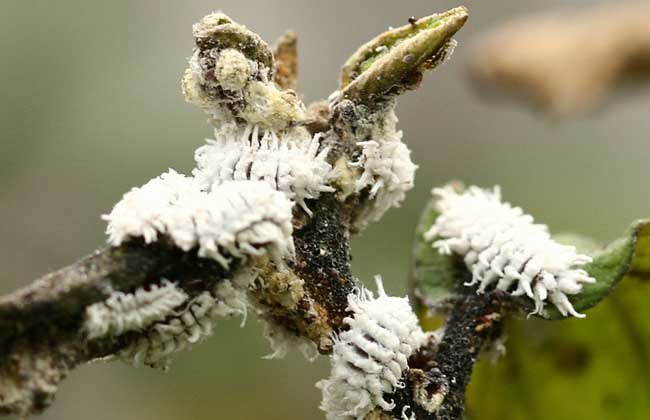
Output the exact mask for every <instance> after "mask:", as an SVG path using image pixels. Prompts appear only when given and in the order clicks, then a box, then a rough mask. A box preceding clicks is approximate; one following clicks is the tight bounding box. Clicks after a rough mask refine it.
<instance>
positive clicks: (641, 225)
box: [545, 220, 650, 319]
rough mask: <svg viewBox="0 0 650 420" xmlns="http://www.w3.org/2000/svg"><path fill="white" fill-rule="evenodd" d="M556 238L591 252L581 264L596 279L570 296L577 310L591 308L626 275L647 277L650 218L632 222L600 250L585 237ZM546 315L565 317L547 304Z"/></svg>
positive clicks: (547, 316)
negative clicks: (571, 238)
mask: <svg viewBox="0 0 650 420" xmlns="http://www.w3.org/2000/svg"><path fill="white" fill-rule="evenodd" d="M555 239H556V240H558V241H559V242H561V243H565V244H568V245H574V246H576V247H577V248H578V250H579V251H580V252H584V253H587V254H590V255H591V256H592V258H593V261H592V262H591V263H589V264H587V265H585V266H584V267H583V268H584V269H585V270H586V271H587V273H589V275H590V276H591V277H593V278H595V279H596V283H593V284H585V285H584V286H583V288H582V292H580V294H578V295H574V296H571V297H570V299H571V303H572V304H573V307H574V308H575V309H576V311H578V312H583V311H585V310H587V309H589V308H592V307H593V306H595V305H596V304H598V303H599V302H600V301H602V300H603V299H604V298H605V297H607V295H609V293H610V292H611V290H612V289H613V288H614V287H615V286H616V285H617V284H618V282H620V281H621V280H622V279H623V278H624V277H625V276H628V275H629V276H634V277H637V278H640V279H642V278H645V279H649V278H650V220H640V221H638V222H636V223H634V224H632V226H631V227H630V228H629V229H628V232H627V234H626V235H625V236H624V237H622V238H620V239H617V240H616V241H614V242H612V243H610V244H609V245H608V246H606V247H605V248H604V249H602V250H599V251H593V246H590V245H589V244H588V242H587V241H585V240H584V239H582V240H581V241H576V240H575V238H574V240H569V238H568V237H566V236H565V237H556V238H555ZM585 247H587V248H585ZM589 248H591V249H589ZM590 251H591V252H590ZM545 318H547V319H562V318H564V317H563V316H562V314H560V313H559V312H558V311H557V310H556V309H555V308H554V307H552V306H551V305H548V306H547V309H546V311H545Z"/></svg>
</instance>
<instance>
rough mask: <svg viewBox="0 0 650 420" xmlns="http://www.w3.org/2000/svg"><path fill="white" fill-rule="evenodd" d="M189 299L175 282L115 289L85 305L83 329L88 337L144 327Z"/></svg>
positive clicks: (162, 317)
mask: <svg viewBox="0 0 650 420" xmlns="http://www.w3.org/2000/svg"><path fill="white" fill-rule="evenodd" d="M186 300H187V294H185V292H184V291H183V290H182V289H180V288H179V287H177V286H176V285H175V284H174V283H170V282H169V281H167V280H163V282H162V286H160V287H158V285H155V284H154V285H152V286H151V287H150V288H149V290H146V289H144V288H140V289H138V290H136V291H135V292H134V293H122V292H114V293H112V294H111V295H110V296H109V298H108V299H106V301H104V302H99V303H95V304H93V305H90V306H89V307H88V308H86V318H85V321H84V326H83V328H84V331H86V334H87V336H88V338H89V339H95V338H99V337H105V336H107V335H115V336H116V335H120V334H123V333H125V332H127V331H135V330H141V329H143V328H146V327H148V326H149V325H151V324H152V323H154V322H155V321H161V320H163V319H165V318H166V317H167V316H168V315H169V314H170V313H172V312H173V310H174V308H176V307H178V306H179V305H181V304H183V303H184V302H185V301H186Z"/></svg>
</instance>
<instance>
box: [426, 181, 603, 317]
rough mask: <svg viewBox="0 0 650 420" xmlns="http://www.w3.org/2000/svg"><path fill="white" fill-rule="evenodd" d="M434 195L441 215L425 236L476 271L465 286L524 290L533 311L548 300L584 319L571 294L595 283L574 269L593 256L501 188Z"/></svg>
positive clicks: (514, 291)
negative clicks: (504, 196) (560, 238)
mask: <svg viewBox="0 0 650 420" xmlns="http://www.w3.org/2000/svg"><path fill="white" fill-rule="evenodd" d="M433 194H434V195H435V196H437V197H438V201H437V202H436V208H437V210H438V211H439V212H440V216H438V218H437V219H436V222H435V223H434V225H433V226H432V227H431V229H430V230H429V231H428V232H426V233H425V234H424V238H425V240H427V241H434V242H433V247H434V248H436V249H437V250H438V252H440V253H441V254H451V253H455V254H458V255H461V256H463V257H464V260H465V264H466V265H467V267H468V268H469V269H470V270H471V272H472V281H471V282H470V283H468V284H466V285H467V286H473V285H476V284H478V285H479V287H478V293H483V292H484V291H485V290H486V288H487V287H489V286H491V285H496V288H497V289H498V290H504V291H512V294H513V295H515V296H521V295H524V294H525V295H526V296H528V297H530V298H531V299H533V301H534V302H535V310H534V311H533V314H541V313H542V312H543V310H544V304H545V301H546V300H548V301H550V302H551V303H553V304H554V305H555V306H556V307H557V309H558V310H559V311H560V312H561V313H562V314H563V315H564V316H567V315H568V314H571V315H573V316H575V317H580V318H582V317H584V315H582V314H579V313H578V312H576V310H575V309H574V308H573V305H572V304H571V302H570V301H569V298H568V297H567V295H574V294H577V293H580V291H581V290H582V283H594V282H595V281H596V280H595V279H594V278H592V277H590V276H589V275H588V274H587V272H586V271H584V270H582V269H578V268H576V267H578V266H581V265H584V264H586V263H589V262H591V258H590V257H588V256H586V255H580V254H578V253H577V252H576V249H575V247H572V246H565V245H561V244H559V243H557V242H555V241H554V240H553V239H551V236H550V234H549V232H548V228H547V227H546V226H545V225H541V224H535V223H533V218H532V216H529V215H527V214H524V212H523V210H522V209H521V208H519V207H512V206H511V205H510V204H509V203H505V202H502V201H501V192H500V190H499V188H498V187H495V188H494V190H492V191H489V190H483V189H481V188H478V187H470V188H468V189H467V190H466V191H465V192H463V193H457V192H456V191H455V190H454V189H453V187H451V186H448V187H445V188H436V189H434V190H433Z"/></svg>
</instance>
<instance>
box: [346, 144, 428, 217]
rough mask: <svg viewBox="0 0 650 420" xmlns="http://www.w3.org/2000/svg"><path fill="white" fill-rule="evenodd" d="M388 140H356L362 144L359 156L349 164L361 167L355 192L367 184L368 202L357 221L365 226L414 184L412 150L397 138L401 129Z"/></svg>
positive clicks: (414, 167) (391, 205) (401, 197)
mask: <svg viewBox="0 0 650 420" xmlns="http://www.w3.org/2000/svg"><path fill="white" fill-rule="evenodd" d="M395 136H396V137H395V138H391V139H388V140H369V141H363V142H359V143H357V144H358V145H359V146H361V156H360V158H359V160H357V161H356V162H353V163H352V164H351V166H357V167H361V168H363V173H362V175H361V177H360V178H359V179H358V181H357V183H356V185H355V189H356V191H357V192H359V191H361V190H363V189H364V188H366V187H370V192H369V195H370V199H371V200H373V201H372V202H371V204H370V205H369V206H368V207H367V208H366V209H365V210H364V211H363V212H362V214H361V215H360V216H359V217H358V218H357V219H358V220H357V223H356V224H357V225H359V226H360V227H361V228H363V227H365V225H367V224H368V223H369V222H374V221H377V220H379V219H380V218H381V217H382V216H383V215H384V213H385V212H386V211H387V210H388V209H390V208H391V207H398V206H399V205H400V204H401V202H402V201H403V200H404V197H405V196H406V192H407V191H408V190H410V189H411V188H413V179H414V177H415V170H416V169H417V166H416V165H415V164H414V163H413V162H412V161H411V151H410V150H409V148H408V147H407V146H406V145H405V144H404V143H402V142H401V141H400V138H401V132H398V133H395Z"/></svg>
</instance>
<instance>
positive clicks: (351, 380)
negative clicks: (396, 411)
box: [317, 278, 426, 420]
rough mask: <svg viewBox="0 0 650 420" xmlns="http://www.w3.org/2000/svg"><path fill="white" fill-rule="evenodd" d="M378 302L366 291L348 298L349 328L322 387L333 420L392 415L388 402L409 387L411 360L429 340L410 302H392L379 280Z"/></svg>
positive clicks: (337, 346)
mask: <svg viewBox="0 0 650 420" xmlns="http://www.w3.org/2000/svg"><path fill="white" fill-rule="evenodd" d="M377 288H378V295H379V296H378V297H377V298H374V297H373V294H372V292H370V291H369V290H366V289H360V290H357V291H356V292H355V293H352V294H350V295H349V296H348V310H350V311H351V313H352V315H351V316H349V317H346V318H345V319H344V323H345V324H346V325H347V326H348V327H349V329H348V330H347V331H343V332H341V333H340V334H338V336H337V337H335V344H334V351H333V354H332V359H331V363H332V371H331V375H330V378H329V379H325V380H322V381H320V382H319V383H318V384H317V386H318V387H319V388H321V389H322V391H323V400H322V403H321V409H322V410H324V411H325V412H326V413H327V418H328V419H329V420H334V419H336V420H344V419H364V418H365V417H366V415H367V414H368V413H369V412H370V411H372V410H373V409H374V408H375V407H380V408H381V409H383V410H388V411H390V410H392V409H393V408H394V407H395V405H394V403H392V402H389V401H386V400H385V399H384V394H388V393H392V392H394V391H395V390H396V389H397V388H401V387H403V386H404V382H403V381H402V377H403V374H404V371H405V370H406V369H408V358H409V357H410V356H411V354H412V353H413V352H414V351H416V350H417V349H418V348H419V347H420V346H421V345H422V344H423V343H424V341H425V340H426V335H425V334H424V333H423V332H422V329H421V328H420V326H419V324H418V320H417V317H416V316H415V314H414V313H413V310H412V309H411V306H410V305H409V303H408V299H407V298H398V297H391V296H388V295H386V293H385V292H384V289H383V286H382V283H381V279H379V278H377Z"/></svg>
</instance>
